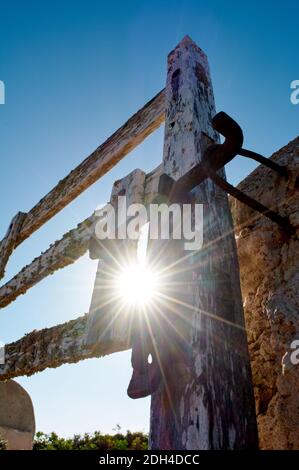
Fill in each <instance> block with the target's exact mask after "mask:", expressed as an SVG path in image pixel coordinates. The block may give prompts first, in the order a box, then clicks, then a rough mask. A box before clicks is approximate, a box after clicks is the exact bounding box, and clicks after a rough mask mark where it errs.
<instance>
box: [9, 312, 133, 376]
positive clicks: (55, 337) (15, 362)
mask: <svg viewBox="0 0 299 470" xmlns="http://www.w3.org/2000/svg"><path fill="white" fill-rule="evenodd" d="M86 321H87V316H86V315H84V316H82V317H79V318H77V319H76V320H71V321H69V322H66V323H63V324H61V325H57V326H54V327H52V328H45V329H43V330H40V331H36V330H34V331H32V332H31V333H29V334H27V335H25V336H24V337H23V338H21V339H20V340H18V341H16V342H14V343H10V344H7V345H6V346H5V363H4V364H3V365H0V381H3V380H8V379H12V378H14V377H20V376H23V375H33V374H35V373H36V372H41V371H43V370H45V369H47V368H49V367H50V368H56V367H59V366H61V365H63V364H73V363H76V362H78V361H82V360H83V359H89V358H92V357H101V356H105V355H107V354H111V353H114V352H119V351H124V350H126V349H129V348H130V344H128V337H127V335H125V336H124V337H122V336H121V333H120V332H118V335H117V336H116V337H112V336H111V335H110V334H109V335H108V336H105V327H104V326H103V338H102V341H100V342H99V343H98V344H97V345H96V347H95V346H93V347H91V346H88V345H87V344H86V343H85V339H86V334H85V333H86Z"/></svg>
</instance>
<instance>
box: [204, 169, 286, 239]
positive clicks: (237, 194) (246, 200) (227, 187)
mask: <svg viewBox="0 0 299 470" xmlns="http://www.w3.org/2000/svg"><path fill="white" fill-rule="evenodd" d="M209 177H210V178H211V179H212V180H213V181H214V183H215V184H217V186H219V187H220V188H221V189H223V190H224V191H226V192H227V193H228V194H230V195H231V196H233V197H234V198H236V199H238V201H240V202H243V204H246V205H247V206H249V207H251V208H252V209H253V210H255V211H257V212H259V213H260V214H263V215H264V216H266V217H268V219H270V220H272V222H275V223H276V224H278V225H279V226H280V227H281V228H283V230H285V231H287V232H289V233H290V234H291V233H293V232H294V228H293V227H292V225H291V224H290V222H289V219H288V218H287V217H282V216H281V215H279V214H277V212H274V211H272V210H271V209H269V208H268V207H266V206H264V205H263V204H261V203H260V202H258V201H256V200H255V199H252V198H251V197H250V196H247V194H244V193H243V192H242V191H240V190H239V189H237V188H235V187H234V186H232V185H231V184H229V183H228V182H227V181H225V180H224V179H223V178H221V176H219V175H217V173H216V172H213V171H210V172H209Z"/></svg>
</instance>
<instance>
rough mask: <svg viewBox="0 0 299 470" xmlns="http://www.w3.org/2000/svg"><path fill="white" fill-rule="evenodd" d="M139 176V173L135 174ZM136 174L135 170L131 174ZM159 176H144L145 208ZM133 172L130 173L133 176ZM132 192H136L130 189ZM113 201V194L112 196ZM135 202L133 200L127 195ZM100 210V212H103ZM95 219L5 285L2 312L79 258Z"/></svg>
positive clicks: (157, 172) (0, 295)
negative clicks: (31, 289)
mask: <svg viewBox="0 0 299 470" xmlns="http://www.w3.org/2000/svg"><path fill="white" fill-rule="evenodd" d="M137 171H139V172H140V170H137ZM135 172H136V170H135ZM160 173H161V167H158V168H156V169H155V170H154V171H152V172H151V173H148V174H147V176H146V179H145V190H144V194H145V202H146V203H147V204H148V203H149V202H150V201H152V200H153V199H154V198H155V197H156V195H157V192H158V181H159V176H160ZM133 174H134V172H132V173H130V175H133ZM130 175H128V176H127V177H124V178H123V179H122V180H119V181H118V182H117V183H116V186H117V187H120V185H121V182H122V181H123V182H124V183H125V181H126V179H127V178H130ZM130 190H131V191H136V188H134V185H133V188H131V189H130ZM113 197H114V194H113ZM129 197H131V198H132V197H133V199H134V200H136V196H135V195H134V196H133V195H132V194H129ZM103 210H104V209H103ZM96 219H97V217H96V216H95V215H92V216H90V217H88V218H87V219H85V220H84V221H83V222H81V223H80V224H79V225H78V226H77V227H76V228H74V229H72V230H70V231H69V232H67V233H66V234H65V235H63V237H62V238H61V239H60V240H57V241H56V242H55V243H53V244H52V245H51V246H50V247H49V248H48V249H47V250H46V251H45V252H44V253H42V254H41V255H40V256H38V257H37V258H35V259H34V260H33V261H32V262H31V263H30V264H28V265H27V266H25V267H24V268H23V269H22V270H21V271H20V272H19V273H17V274H16V275H15V276H14V277H13V278H12V279H10V280H9V281H8V282H7V283H6V284H4V285H3V286H1V287H0V308H4V307H6V306H7V305H9V304H10V303H11V302H13V301H14V300H15V299H16V298H17V297H18V296H19V295H22V294H25V293H26V292H27V290H28V289H30V288H31V287H33V286H34V285H35V284H37V283H38V282H40V281H41V280H42V279H44V278H46V277H47V276H49V275H50V274H53V273H54V272H55V271H56V270H58V269H61V268H64V267H66V266H68V265H70V264H72V263H74V262H75V261H76V260H77V259H78V258H80V257H81V256H83V255H84V254H85V253H86V251H87V249H88V244H89V240H90V237H91V234H92V233H93V226H94V223H95V222H96Z"/></svg>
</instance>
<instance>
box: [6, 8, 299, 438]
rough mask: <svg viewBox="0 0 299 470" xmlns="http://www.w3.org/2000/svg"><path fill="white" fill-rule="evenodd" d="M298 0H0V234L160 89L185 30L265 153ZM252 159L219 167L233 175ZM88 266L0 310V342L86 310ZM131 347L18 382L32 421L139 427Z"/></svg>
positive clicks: (279, 115)
mask: <svg viewBox="0 0 299 470" xmlns="http://www.w3.org/2000/svg"><path fill="white" fill-rule="evenodd" d="M298 13H299V7H298V2H297V1H292V0H288V1H284V2H278V1H275V0H274V1H268V2H267V1H254V0H252V1H250V2H247V1H244V2H229V1H228V2H221V1H208V2H207V1H201V0H197V1H191V0H190V1H188V0H184V1H179V0H172V1H168V0H165V1H163V2H162V1H161V0H160V1H156V0H152V1H145V0H143V1H142V0H140V1H134V0H132V1H130V0H128V1H122V2H121V1H113V0H112V1H110V2H102V1H92V0H85V1H84V2H83V1H66V0H64V1H59V2H58V1H53V0H51V1H48V0H46V1H43V2H38V1H30V0H28V1H26V2H23V1H16V0H12V1H10V2H5V1H3V0H0V80H2V81H4V82H5V86H6V104H5V105H1V106H0V155H1V167H0V168H1V173H0V179H1V199H0V211H1V218H0V234H1V237H2V235H4V233H5V231H6V229H7V226H8V223H9V221H10V219H11V218H12V216H13V215H15V214H16V212H18V211H19V210H21V211H24V212H26V211H28V210H29V209H30V208H31V207H32V206H33V205H34V204H35V203H36V202H37V201H38V200H39V199H40V198H41V197H42V196H43V195H44V194H46V192H48V191H49V190H50V189H51V188H52V187H53V186H54V185H55V184H56V183H57V182H58V180H59V179H61V178H62V177H64V176H65V175H66V174H67V173H68V172H69V171H70V170H71V169H72V168H74V167H75V166H76V165H77V164H78V163H80V161H81V160H82V159H83V158H85V157H86V156H87V155H88V154H89V153H90V152H91V151H92V150H94V149H95V148H96V147H97V146H98V145H99V144H100V143H102V142H103V141H104V140H105V139H106V138H107V137H108V136H109V135H110V134H111V133H112V132H113V131H114V130H116V129H117V128H118V127H119V126H120V125H121V124H122V123H124V122H125V121H126V120H127V118H128V117H130V116H131V115H132V114H133V113H134V112H135V111H136V110H137V109H139V108H140V107H142V106H143V104H145V102H147V101H148V100H149V99H151V98H152V97H153V96H154V95H155V94H156V93H157V92H158V91H159V90H160V89H162V88H163V87H164V85H165V78H166V57H167V54H168V52H169V51H171V50H172V49H173V48H174V47H175V46H176V44H177V43H178V42H179V41H180V40H181V39H182V37H183V36H184V35H186V34H189V35H190V36H191V37H192V38H193V40H194V41H195V42H196V43H197V44H198V45H199V46H200V47H201V48H202V49H203V50H204V51H205V52H206V53H207V55H208V58H209V62H210V68H211V73H212V79H213V84H214V93H215V99H216V106H217V110H218V111H220V110H224V111H226V112H227V113H228V114H231V115H232V116H233V117H234V118H235V119H236V120H237V121H238V122H239V123H240V125H241V127H242V128H243V131H244V135H245V144H244V145H245V146H246V147H247V148H250V149H254V150H256V151H258V152H260V153H262V154H264V155H266V156H269V155H271V153H272V152H273V151H275V150H277V149H278V148H280V147H282V146H283V145H285V144H286V143H287V142H289V141H290V140H291V139H293V138H294V137H295V136H296V135H298V116H299V105H297V106H295V105H292V104H291V102H290V92H291V91H290V83H291V81H292V80H295V79H299V70H298ZM162 143H163V128H160V129H159V130H158V131H157V132H156V133H155V134H153V135H152V136H150V137H149V138H148V139H147V140H146V141H145V142H144V143H143V144H142V145H141V146H139V147H138V149H136V150H135V151H133V152H132V153H131V154H130V155H129V156H127V157H126V158H125V159H124V160H123V161H122V162H121V163H119V164H118V165H117V166H116V167H115V168H114V169H113V170H112V171H110V172H109V174H108V175H106V176H105V177H104V178H103V179H101V180H100V181H99V182H97V183H95V184H94V185H93V186H92V187H91V188H90V189H88V190H87V191H85V192H84V193H83V194H82V195H81V196H80V197H78V198H77V199H76V200H75V201H74V202H73V203H72V204H70V205H69V206H68V207H66V208H65V209H64V210H63V211H62V212H60V213H59V214H58V215H57V216H56V217H55V218H54V219H52V220H51V221H50V222H48V223H47V224H46V225H45V226H43V227H42V228H41V229H40V230H39V231H37V232H36V233H35V234H34V235H32V236H31V237H30V239H29V240H26V241H25V242H24V243H23V244H22V245H21V246H20V247H19V248H18V249H17V250H16V252H15V253H14V255H13V257H12V258H11V260H10V263H9V265H8V269H7V275H6V278H5V280H8V279H9V278H10V277H11V276H12V275H14V274H15V273H16V272H18V271H19V269H21V267H22V266H23V265H25V264H27V263H29V262H30V261H31V260H32V259H33V258H34V257H35V256H37V255H38V254H39V253H40V252H41V251H42V250H45V249H46V248H47V247H48V245H49V244H50V243H51V242H53V241H54V240H56V239H58V238H60V237H61V236H62V234H63V233H64V232H65V231H67V230H69V229H71V228H73V227H74V226H75V225H76V224H77V223H78V222H80V221H81V220H83V219H84V218H85V217H87V216H88V215H90V214H91V213H92V211H93V210H94V208H95V207H96V206H97V205H98V204H100V203H104V202H106V201H107V200H109V197H110V191H111V186H112V184H113V182H114V181H115V180H116V179H118V178H120V177H122V176H124V175H125V174H127V173H129V172H130V171H132V170H133V169H135V168H137V167H139V168H141V169H143V170H146V171H147V170H148V171H149V170H151V169H152V168H154V167H155V166H156V165H158V164H159V162H160V161H161V158H162ZM254 167H255V165H254V163H252V162H247V161H244V159H241V158H239V159H237V160H236V161H235V162H233V163H232V164H230V165H229V167H228V168H227V174H228V179H229V181H230V182H232V183H234V184H236V183H237V182H239V181H240V180H242V179H243V178H244V176H246V175H247V174H248V173H249V172H250V171H251V170H252V169H253V168H254ZM95 269H96V262H95V261H90V260H89V259H88V257H87V256H85V257H83V258H81V259H80V260H79V261H78V262H77V263H76V264H74V265H72V266H70V267H68V268H66V269H64V270H61V271H59V272H57V273H56V274H55V275H53V276H50V277H49V278H47V279H45V280H44V281H42V282H41V283H39V284H38V285H37V286H35V287H34V288H32V289H31V290H30V291H29V292H28V293H27V294H26V295H25V296H21V297H19V298H18V299H17V300H16V301H15V302H14V303H13V304H11V305H10V306H8V307H6V308H5V309H3V310H1V312H0V339H1V340H2V341H4V342H10V341H13V340H16V339H18V338H20V337H21V336H23V335H24V334H25V333H27V332H29V331H31V330H33V329H40V328H43V327H46V326H47V327H48V326H53V325H55V324H57V323H62V322H64V321H67V320H70V319H72V318H76V317H78V316H79V315H81V314H83V313H84V312H86V311H87V310H88V307H89V302H90V296H91V292H92V286H93V281H94V274H95ZM130 374H131V368H130V354H129V353H121V354H115V355H112V356H111V357H106V358H103V359H97V360H89V361H83V362H81V363H79V364H77V365H66V366H63V367H61V368H59V369H54V370H47V371H45V372H43V373H40V374H37V375H35V376H33V377H30V378H22V379H18V382H20V383H21V384H22V385H23V386H24V387H25V388H26V389H27V390H28V391H29V393H30V394H31V396H32V399H33V402H34V406H35V412H36V421H37V429H39V430H43V431H46V432H48V431H51V430H55V431H56V432H58V433H60V434H64V435H70V434H73V433H82V432H85V431H86V432H87V431H94V430H96V429H98V430H101V431H107V432H109V431H112V429H113V428H114V427H115V425H116V423H119V424H120V425H121V426H122V428H123V429H124V430H125V429H131V430H144V431H146V430H148V422H149V400H148V399H145V400H138V401H132V400H130V399H129V398H127V396H126V388H127V384H128V381H129V378H130Z"/></svg>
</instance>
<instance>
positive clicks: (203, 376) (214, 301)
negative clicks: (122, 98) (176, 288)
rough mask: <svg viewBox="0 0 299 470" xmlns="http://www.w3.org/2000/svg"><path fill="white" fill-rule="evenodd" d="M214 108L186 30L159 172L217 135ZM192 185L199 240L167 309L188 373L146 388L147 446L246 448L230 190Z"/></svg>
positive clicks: (172, 81)
mask: <svg viewBox="0 0 299 470" xmlns="http://www.w3.org/2000/svg"><path fill="white" fill-rule="evenodd" d="M214 114H215V105H214V97H213V90H212V84H211V78H210V74H209V67H208V62H207V57H206V55H205V54H204V53H203V52H202V51H201V49H200V48H199V47H197V46H196V44H194V42H193V41H192V40H191V39H190V38H189V37H185V38H184V39H183V40H182V41H181V42H180V44H179V45H178V46H177V47H176V48H175V49H174V51H172V52H171V53H170V54H169V57H168V74H167V84H166V110H165V116H166V120H165V141H164V155H163V167H164V172H165V173H167V174H168V175H169V176H171V177H172V178H174V179H178V178H179V177H180V176H182V175H183V174H185V173H186V172H187V171H188V170H189V169H190V168H191V167H192V166H194V165H195V164H196V163H198V162H199V161H201V159H202V156H203V152H204V150H205V148H206V146H207V145H209V144H211V143H219V137H218V136H217V135H216V134H215V131H214V130H213V129H212V127H211V118H212V117H213V115H214ZM221 175H222V176H224V170H222V171H221ZM194 193H195V199H196V202H197V203H203V204H204V229H203V237H204V244H203V248H202V249H201V250H199V251H196V252H190V251H189V252H188V251H185V252H183V254H182V256H183V255H187V256H188V255H189V256H188V258H187V259H186V261H184V270H185V271H184V273H185V274H184V276H185V283H186V286H185V287H186V288H185V292H184V303H183V304H182V302H181V294H180V292H178V293H177V298H176V299H175V302H174V303H175V304H176V309H175V310H176V312H174V313H173V317H174V316H175V313H177V314H178V315H180V316H184V317H185V320H186V323H187V325H188V328H187V336H186V337H185V340H186V342H187V344H188V345H189V346H191V348H190V353H189V355H190V357H189V360H190V364H191V367H189V374H184V372H183V371H184V367H176V365H175V361H173V363H171V364H169V367H165V370H164V371H163V374H164V384H163V385H162V386H161V388H160V389H159V390H158V391H157V392H155V393H154V394H153V395H152V402H151V427H150V447H151V449H173V450H176V449H177V450H178V449H180V450H181V449H247V448H251V449H252V448H256V447H257V428H256V419H255V409H254V398H253V392H252V381H251V371H250V362H249V356H248V349H247V339H246V332H245V325H244V317H243V308H242V298H241V291H240V281H239V266H238V259H237V252H236V245H235V239H234V235H233V225H232V219H231V213H230V209H229V205H228V198H227V195H226V194H225V193H224V192H223V191H222V190H221V189H219V188H217V187H215V186H214V184H213V182H212V181H211V180H206V181H205V182H204V183H202V184H201V185H200V186H199V187H197V188H196V189H195V191H194ZM170 243H173V242H170ZM190 253H191V256H190ZM186 296H187V301H186ZM163 327H164V328H165V325H164V326H163ZM163 335H164V336H165V337H166V336H167V332H166V333H165V332H163ZM190 364H189V365H190ZM186 369H187V365H186Z"/></svg>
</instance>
